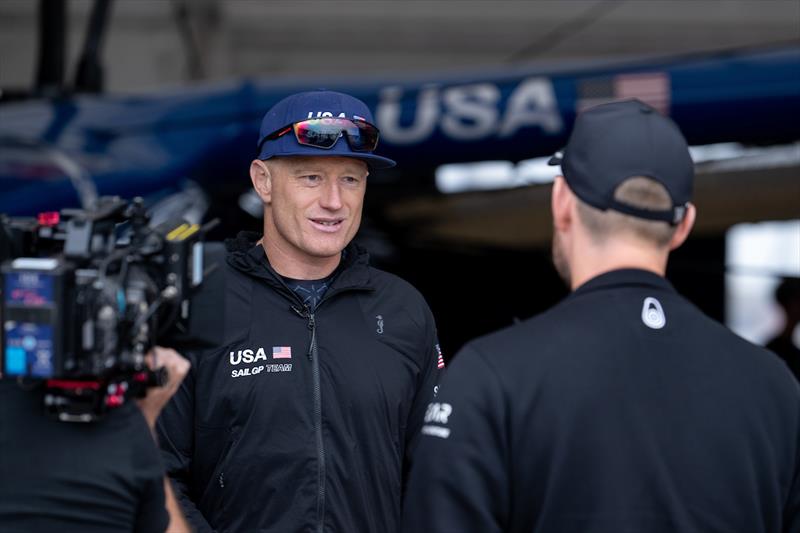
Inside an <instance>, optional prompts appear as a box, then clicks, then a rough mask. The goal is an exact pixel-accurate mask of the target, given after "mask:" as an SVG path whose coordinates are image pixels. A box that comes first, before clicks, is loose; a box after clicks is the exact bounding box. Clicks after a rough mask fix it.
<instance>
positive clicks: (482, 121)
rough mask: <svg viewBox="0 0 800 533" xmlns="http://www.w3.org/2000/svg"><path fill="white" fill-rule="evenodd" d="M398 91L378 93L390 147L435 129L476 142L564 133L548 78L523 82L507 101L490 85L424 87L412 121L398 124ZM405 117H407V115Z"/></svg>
mask: <svg viewBox="0 0 800 533" xmlns="http://www.w3.org/2000/svg"><path fill="white" fill-rule="evenodd" d="M403 97H404V92H403V89H402V87H396V86H392V87H386V88H384V89H383V90H382V91H381V94H380V101H379V102H378V107H377V109H376V112H375V116H376V117H377V118H376V120H377V122H378V128H380V130H381V136H382V137H383V138H384V139H386V140H387V141H389V142H391V143H394V144H414V143H419V142H422V141H423V140H424V139H426V138H427V137H430V136H431V135H432V134H433V132H434V131H435V130H436V128H437V126H438V127H439V129H440V130H441V131H442V133H444V134H445V135H447V136H448V137H450V138H451V139H455V140H457V141H474V140H479V139H485V138H488V137H491V136H493V135H494V136H497V137H510V136H512V135H514V134H515V133H517V132H518V131H519V130H520V129H521V128H525V127H531V126H533V127H538V128H540V129H541V130H542V131H543V132H545V133H546V134H550V135H557V134H559V133H561V132H562V131H563V129H564V122H563V120H562V119H561V114H560V113H559V112H558V101H557V100H556V95H555V91H554V90H553V84H552V82H551V81H550V80H549V79H548V78H543V77H538V76H536V77H531V78H526V79H524V80H522V82H520V83H519V84H518V85H517V86H516V87H515V88H514V90H513V91H512V92H511V94H510V95H509V96H508V98H507V99H506V100H505V104H504V106H503V99H502V91H501V89H500V87H498V85H497V84H494V83H488V82H487V83H474V84H468V85H457V86H454V87H448V88H445V89H442V88H440V87H438V86H437V85H428V86H425V87H423V88H422V89H421V90H420V91H419V93H418V94H417V99H416V107H415V109H414V117H413V119H412V120H411V122H410V123H409V122H407V120H406V123H405V124H401V122H403V118H406V119H407V118H408V117H404V113H403V111H404V110H403V105H402V102H403ZM406 114H407V113H406Z"/></svg>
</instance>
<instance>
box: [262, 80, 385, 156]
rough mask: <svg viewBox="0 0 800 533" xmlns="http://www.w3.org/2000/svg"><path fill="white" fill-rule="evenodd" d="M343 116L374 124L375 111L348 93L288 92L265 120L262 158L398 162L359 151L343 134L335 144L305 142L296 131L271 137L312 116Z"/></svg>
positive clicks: (268, 112)
mask: <svg viewBox="0 0 800 533" xmlns="http://www.w3.org/2000/svg"><path fill="white" fill-rule="evenodd" d="M323 117H341V118H349V119H359V120H363V121H365V122H369V123H370V124H374V123H375V122H374V120H373V118H372V113H371V112H370V110H369V108H368V107H367V105H366V104H365V103H364V102H362V101H361V100H359V99H358V98H354V97H352V96H350V95H348V94H344V93H338V92H334V91H326V90H317V91H308V92H302V93H297V94H293V95H291V96H287V97H286V98H284V99H283V100H281V101H280V102H278V103H277V104H275V105H274V106H272V109H270V110H269V111H267V114H266V115H264V118H263V119H262V121H261V130H260V133H259V135H258V150H259V152H258V159H262V160H264V159H270V158H272V157H280V156H292V155H300V156H341V157H353V158H356V159H362V160H363V161H364V162H366V163H367V165H368V166H369V167H370V168H389V167H393V166H395V164H396V163H395V162H394V161H392V160H391V159H389V158H386V157H381V156H379V155H376V154H374V153H372V152H356V151H354V150H352V149H351V148H350V145H349V144H348V142H347V139H344V138H340V139H339V140H338V141H336V144H334V145H333V147H332V148H329V149H325V148H317V147H314V146H307V145H302V144H300V143H298V142H297V138H296V137H295V136H294V135H282V136H280V137H278V138H277V139H267V137H269V136H270V135H271V134H273V133H275V132H276V131H278V130H280V129H281V128H284V127H286V126H289V125H291V124H294V123H296V122H301V121H303V120H308V119H310V118H323Z"/></svg>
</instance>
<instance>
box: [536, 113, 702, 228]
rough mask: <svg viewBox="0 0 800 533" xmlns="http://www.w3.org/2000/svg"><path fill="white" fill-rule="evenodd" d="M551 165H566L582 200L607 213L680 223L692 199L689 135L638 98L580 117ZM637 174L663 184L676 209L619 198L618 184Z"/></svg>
mask: <svg viewBox="0 0 800 533" xmlns="http://www.w3.org/2000/svg"><path fill="white" fill-rule="evenodd" d="M549 164H551V165H561V171H562V173H563V174H564V179H565V180H566V181H567V184H568V185H569V188H570V189H572V191H573V192H574V193H575V194H576V195H577V196H578V198H580V199H581V200H583V201H584V202H586V203H587V204H589V205H591V206H593V207H596V208H597V209H600V210H603V211H605V210H606V209H613V210H615V211H620V212H622V213H625V214H627V215H631V216H635V217H639V218H646V219H649V220H663V221H666V222H669V223H670V224H677V223H678V222H680V221H681V220H682V219H683V217H684V215H685V214H686V206H687V204H688V203H689V201H690V200H691V198H692V187H693V182H694V163H693V162H692V158H691V156H690V155H689V146H688V145H687V144H686V139H685V138H684V137H683V134H681V132H680V130H679V129H678V126H677V125H675V123H674V122H673V121H672V120H670V119H669V118H667V117H664V116H662V115H660V114H659V113H658V112H657V111H656V110H655V109H653V108H652V107H650V106H648V105H647V104H645V103H643V102H641V101H639V100H635V99H634V100H623V101H619V102H612V103H609V104H601V105H598V106H595V107H592V108H590V109H587V110H586V111H584V112H583V113H581V114H580V115H578V118H577V119H576V120H575V126H574V127H573V130H572V134H571V135H570V137H569V141H568V142H567V146H566V147H565V148H564V150H563V151H562V152H561V153H557V154H556V155H554V156H553V157H552V158H550V161H549ZM636 176H644V177H648V178H652V179H654V180H656V181H658V182H659V183H661V184H662V185H663V186H664V187H665V188H666V189H667V191H668V192H669V195H670V197H671V198H672V208H671V209H668V210H662V211H656V210H649V209H642V208H640V207H636V206H633V205H630V204H627V203H624V202H620V201H618V200H616V199H614V192H615V191H616V189H617V187H618V186H619V185H620V184H621V183H622V182H623V181H625V180H626V179H628V178H632V177H636Z"/></svg>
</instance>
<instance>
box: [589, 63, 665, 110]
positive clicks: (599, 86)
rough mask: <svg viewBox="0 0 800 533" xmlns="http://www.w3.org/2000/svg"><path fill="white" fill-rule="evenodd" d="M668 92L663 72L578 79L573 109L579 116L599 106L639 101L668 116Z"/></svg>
mask: <svg viewBox="0 0 800 533" xmlns="http://www.w3.org/2000/svg"><path fill="white" fill-rule="evenodd" d="M670 90H671V88H670V81H669V76H668V75H667V74H666V73H665V72H641V73H636V74H619V75H617V76H608V77H604V78H590V79H585V80H580V81H578V95H577V99H576V101H575V110H576V111H577V112H578V113H580V112H582V111H583V110H584V109H587V108H589V107H592V106H596V105H599V104H605V103H608V102H614V101H616V100H625V99H628V98H638V99H639V100H641V101H642V102H644V103H646V104H648V105H650V106H652V107H653V108H655V110H656V111H658V112H659V113H661V114H662V115H669V108H670Z"/></svg>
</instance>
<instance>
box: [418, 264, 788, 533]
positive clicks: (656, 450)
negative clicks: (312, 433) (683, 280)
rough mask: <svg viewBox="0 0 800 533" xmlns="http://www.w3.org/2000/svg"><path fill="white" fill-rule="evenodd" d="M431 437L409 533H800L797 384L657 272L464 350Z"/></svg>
mask: <svg viewBox="0 0 800 533" xmlns="http://www.w3.org/2000/svg"><path fill="white" fill-rule="evenodd" d="M425 421H426V424H425V425H424V426H423V428H422V438H421V441H420V445H419V446H418V448H417V451H416V454H415V461H414V466H413V468H412V472H411V479H410V482H409V487H408V497H407V500H406V503H405V507H404V515H403V520H404V522H403V530H404V531H406V532H409V533H420V532H423V531H424V532H426V533H470V532H474V533H494V532H500V531H504V532H514V533H517V532H519V533H522V532H524V533H571V532H581V533H622V532H636V533H666V532H670V533H678V532H680V533H689V532H691V533H695V532H696V533H700V532H702V533H778V532H781V531H783V532H792V533H797V532H798V531H800V479H798V476H799V475H800V474H799V473H800V390H798V385H797V383H796V382H795V381H794V379H793V377H792V375H791V374H790V373H789V371H788V370H787V368H786V366H785V365H784V364H783V363H782V362H781V361H780V360H779V359H778V358H776V357H775V356H774V355H772V354H771V353H769V352H768V351H766V350H764V349H762V348H759V347H756V346H753V345H751V344H749V343H748V342H746V341H744V340H742V339H741V338H739V337H737V336H736V335H734V334H732V333H731V332H730V331H728V330H727V329H725V328H724V327H723V326H721V325H720V324H718V323H716V322H714V321H713V320H711V319H709V318H708V317H706V316H705V315H703V314H702V313H701V312H700V311H699V310H698V309H696V308H695V307H694V306H693V305H692V304H690V303H689V302H688V301H686V300H685V299H684V298H682V297H681V296H680V295H678V294H677V293H676V292H675V291H674V289H673V288H672V287H671V286H670V284H669V283H668V282H667V281H666V280H664V279H663V278H661V277H659V276H657V275H655V274H652V273H649V272H644V271H640V270H620V271H615V272H610V273H606V274H603V275H601V276H598V277H596V278H594V279H592V280H590V281H589V282H587V283H586V284H584V285H583V286H581V287H579V288H578V289H577V290H576V291H575V292H574V293H573V294H571V295H570V296H569V297H568V298H566V299H565V300H564V301H563V302H561V303H560V304H559V305H557V306H555V307H554V308H552V309H551V310H549V311H547V312H545V313H544V314H541V315H539V316H537V317H534V318H532V319H530V320H528V321H525V322H523V323H521V324H519V325H515V326H513V327H510V328H508V329H506V330H503V331H500V332H497V333H493V334H491V335H487V336H485V337H483V338H480V339H478V340H476V341H473V342H471V343H469V344H468V345H467V346H466V347H465V348H464V349H463V350H462V351H461V353H459V354H458V355H457V356H456V357H455V358H454V359H453V362H452V364H451V365H450V367H449V368H448V372H447V374H446V375H445V376H444V378H443V380H442V383H441V385H440V390H439V394H438V397H437V398H436V399H435V402H434V403H432V404H431V406H430V408H429V409H428V412H427V414H426V418H425Z"/></svg>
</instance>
